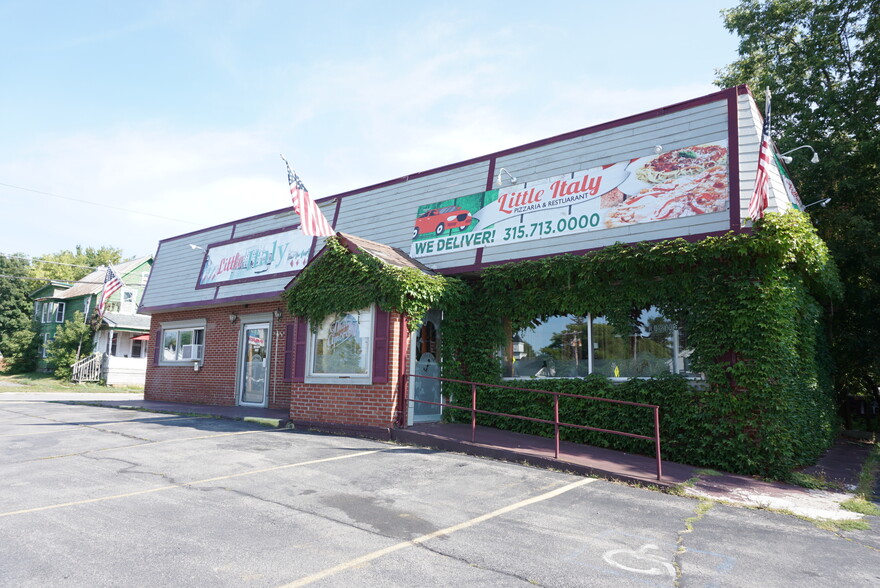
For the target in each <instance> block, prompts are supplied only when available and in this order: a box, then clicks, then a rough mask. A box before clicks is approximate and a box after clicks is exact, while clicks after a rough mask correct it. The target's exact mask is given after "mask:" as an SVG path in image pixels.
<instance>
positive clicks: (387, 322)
mask: <svg viewBox="0 0 880 588" xmlns="http://www.w3.org/2000/svg"><path fill="white" fill-rule="evenodd" d="M373 331H374V332H373V383H374V384H387V383H388V351H389V347H390V341H389V339H390V337H389V333H390V331H391V314H390V313H388V312H385V311H384V310H381V309H379V308H378V307H377V308H376V328H375V329H374V330H373Z"/></svg>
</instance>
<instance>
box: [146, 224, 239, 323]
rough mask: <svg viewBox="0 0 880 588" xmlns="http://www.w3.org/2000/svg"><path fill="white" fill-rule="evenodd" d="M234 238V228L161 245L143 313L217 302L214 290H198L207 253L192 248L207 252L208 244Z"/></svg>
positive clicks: (203, 232)
mask: <svg viewBox="0 0 880 588" xmlns="http://www.w3.org/2000/svg"><path fill="white" fill-rule="evenodd" d="M231 235H232V227H231V226H226V227H220V228H215V229H206V230H204V231H201V232H199V233H195V234H189V235H184V236H182V237H178V238H176V239H169V240H166V241H163V242H162V243H160V244H159V250H158V251H157V252H156V259H154V260H153V269H152V271H151V272H150V279H149V281H148V282H147V288H146V290H145V291H144V296H143V298H142V300H141V306H142V309H143V310H142V312H149V309H150V308H152V307H165V306H169V305H176V304H193V303H197V302H205V303H206V304H210V303H211V301H213V299H214V288H205V289H203V290H196V282H197V281H198V279H199V272H200V271H201V269H202V261H203V260H204V254H205V252H204V251H202V250H200V249H193V248H191V247H190V246H189V245H190V244H193V245H198V246H200V247H204V248H207V246H208V244H210V243H216V242H218V241H223V240H226V239H229V238H230V236H231Z"/></svg>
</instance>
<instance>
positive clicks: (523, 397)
mask: <svg viewBox="0 0 880 588" xmlns="http://www.w3.org/2000/svg"><path fill="white" fill-rule="evenodd" d="M840 290H841V287H840V282H839V279H838V276H837V270H836V267H835V266H834V263H833V261H832V260H831V258H830V257H829V253H828V250H827V248H826V247H825V244H824V243H823V242H822V241H821V240H820V239H819V238H818V237H817V236H816V233H815V231H814V229H813V227H812V225H811V224H810V222H809V219H808V218H807V217H806V215H804V214H802V213H797V212H791V213H787V214H783V215H774V214H770V215H768V216H767V217H766V218H765V219H763V220H762V221H759V222H758V223H756V226H755V230H754V231H753V232H752V233H729V234H727V235H724V236H722V237H710V238H706V239H703V240H700V241H697V242H688V241H685V240H683V239H676V240H670V241H662V242H657V243H637V244H634V245H625V244H617V245H614V246H611V247H607V248H604V249H602V250H599V251H596V252H594V253H591V254H588V255H583V256H574V255H560V256H555V257H549V258H544V259H540V260H530V261H522V262H514V263H509V264H505V265H500V266H494V267H490V268H487V269H484V270H483V271H482V272H481V273H480V275H479V276H476V277H472V278H470V279H469V280H467V281H463V280H459V279H456V278H449V277H443V276H428V275H426V274H424V273H422V272H419V271H418V270H415V269H409V268H397V267H394V266H390V265H388V264H385V263H383V262H382V261H380V260H378V259H376V258H373V257H372V256H370V255H365V254H352V253H350V252H349V251H348V250H347V249H345V247H343V246H342V245H341V244H339V243H338V242H336V240H335V239H333V238H331V239H328V242H327V249H326V250H325V252H324V255H323V256H322V257H321V258H320V259H318V260H316V261H315V262H313V263H312V264H310V266H309V267H308V268H306V270H305V271H304V272H303V273H302V274H301V275H300V276H299V278H298V279H297V280H296V281H295V283H294V287H293V288H291V289H290V290H288V292H286V293H285V297H286V299H287V302H288V307H289V309H290V312H291V313H293V314H296V315H299V316H305V317H307V318H308V319H309V321H310V322H311V324H313V325H314V324H319V323H320V322H321V320H322V319H323V318H324V317H325V316H327V315H328V314H331V313H334V312H344V311H350V310H355V309H359V308H364V307H366V306H368V305H369V304H371V303H376V304H378V305H379V306H380V308H383V309H384V310H395V311H399V312H403V313H405V314H407V315H408V316H409V317H410V319H411V322H410V326H411V328H417V327H418V325H419V324H420V322H421V320H422V318H423V316H424V313H425V312H426V311H427V310H428V309H429V308H438V309H441V310H443V311H444V321H443V326H442V336H441V339H442V364H443V376H444V377H447V378H454V379H463V380H468V381H476V382H483V383H498V382H499V381H500V369H499V359H498V351H499V349H500V348H501V346H502V345H503V344H504V343H505V337H506V335H505V333H506V332H507V333H509V331H505V328H504V325H505V322H506V321H507V322H508V323H507V324H509V328H510V329H512V330H513V331H516V330H519V329H521V328H525V327H528V326H530V325H534V324H535V323H536V322H538V321H541V320H544V319H546V318H547V317H550V316H554V315H566V314H575V315H587V314H590V315H593V316H605V317H606V318H607V319H608V321H609V322H610V323H611V324H612V325H614V326H615V328H617V329H618V330H621V331H624V332H625V331H627V330H632V329H635V327H636V320H637V317H638V316H639V314H640V313H641V311H642V310H644V309H646V308H649V307H651V306H654V307H657V308H658V309H659V310H660V312H662V314H663V315H664V316H666V317H667V318H669V319H672V320H674V321H675V322H676V323H678V324H679V325H681V326H682V327H684V328H685V329H686V330H687V333H688V342H689V346H690V347H692V348H693V353H692V355H691V357H690V361H691V369H692V370H693V371H697V372H702V373H703V374H705V379H704V380H703V381H701V382H698V383H694V382H688V381H687V380H685V379H684V378H681V377H678V376H672V375H670V376H667V377H661V378H655V379H649V380H635V379H634V380H630V381H629V382H626V383H623V384H613V383H612V382H610V381H609V380H607V379H605V378H602V377H599V376H590V377H588V378H584V379H569V380H547V379H540V380H528V381H522V382H517V384H521V385H522V387H524V388H540V389H545V390H558V391H565V392H570V393H575V394H583V395H589V396H600V397H607V398H615V399H620V400H632V401H637V402H645V403H650V404H658V405H659V406H660V407H661V411H660V414H661V438H662V444H663V452H664V453H663V456H664V458H666V459H670V460H674V461H680V462H683V463H689V464H692V465H698V466H707V467H714V468H719V469H724V470H727V471H732V472H738V473H747V474H765V475H780V474H782V473H784V472H786V471H788V470H790V469H791V468H793V467H796V466H798V465H802V464H807V463H810V462H811V461H812V460H814V459H815V458H816V457H818V455H819V454H820V453H821V451H822V450H824V449H825V448H826V447H827V446H828V445H829V444H830V443H831V441H832V440H833V436H834V434H835V411H834V404H833V400H832V399H833V394H832V390H831V383H830V382H831V379H830V375H831V374H830V369H831V366H830V364H829V362H828V360H827V342H826V337H825V333H824V330H823V325H824V322H823V306H830V305H831V304H832V303H833V301H834V300H836V299H838V298H839V297H840ZM444 392H445V394H447V395H449V394H452V395H453V397H454V399H455V400H457V401H459V400H460V399H462V398H465V400H460V401H461V402H464V403H465V404H468V403H469V397H468V396H464V394H465V391H464V390H456V388H455V387H453V386H447V387H446V388H445V390H444ZM467 394H468V395H469V392H467ZM548 398H549V397H535V395H531V394H530V393H524V392H514V391H499V390H497V389H491V388H486V389H482V390H480V391H479V395H478V407H479V408H481V409H484V410H490V411H498V412H507V413H515V414H522V415H525V416H537V417H542V418H549V416H550V415H551V414H552V404H551V402H550V401H549V400H548ZM461 416H462V415H461V414H456V412H455V411H451V412H448V418H452V419H455V418H461ZM561 418H562V419H563V420H567V421H569V422H578V423H583V424H587V425H590V426H594V427H600V428H607V429H615V430H622V431H627V432H633V433H641V434H652V427H653V420H652V418H651V414H650V411H647V409H638V408H631V407H608V406H597V405H596V403H588V402H587V401H583V400H566V401H565V402H563V403H562V414H561ZM480 423H481V424H485V425H492V426H496V427H500V428H508V429H512V430H517V431H522V432H528V433H536V434H552V432H551V431H550V430H549V429H548V428H547V427H542V426H541V425H536V424H533V423H527V422H525V421H518V420H512V419H503V418H497V419H492V418H490V417H485V416H481V417H480ZM565 435H566V438H567V439H570V440H572V441H579V442H584V443H590V444H593V445H598V446H604V447H612V448H616V449H622V450H626V451H632V452H640V453H645V454H651V453H652V452H653V447H652V444H651V443H649V442H646V441H640V440H634V439H631V438H625V437H619V436H612V435H608V434H604V433H593V432H585V431H578V430H574V429H567V430H566V433H565Z"/></svg>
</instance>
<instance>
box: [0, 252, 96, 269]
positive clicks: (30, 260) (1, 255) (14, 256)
mask: <svg viewBox="0 0 880 588" xmlns="http://www.w3.org/2000/svg"><path fill="white" fill-rule="evenodd" d="M0 257H8V258H9V259H23V260H25V261H29V262H31V263H52V264H55V265H66V266H68V267H82V268H85V269H91V270H94V269H98V268H96V267H92V266H90V265H76V264H75V263H61V262H60V261H49V260H48V259H34V258H33V257H25V256H23V255H8V254H6V253H0Z"/></svg>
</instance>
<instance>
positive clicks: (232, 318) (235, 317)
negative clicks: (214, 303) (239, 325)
mask: <svg viewBox="0 0 880 588" xmlns="http://www.w3.org/2000/svg"><path fill="white" fill-rule="evenodd" d="M237 320H238V315H237V314H235V313H234V312H230V313H229V322H230V323H234V322H235V321H237Z"/></svg>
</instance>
